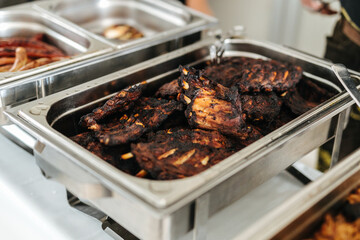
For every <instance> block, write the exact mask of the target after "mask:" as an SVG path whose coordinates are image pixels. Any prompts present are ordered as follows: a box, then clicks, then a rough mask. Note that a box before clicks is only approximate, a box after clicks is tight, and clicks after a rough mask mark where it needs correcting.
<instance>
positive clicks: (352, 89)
mask: <svg viewBox="0 0 360 240" xmlns="http://www.w3.org/2000/svg"><path fill="white" fill-rule="evenodd" d="M331 68H332V70H333V71H334V73H335V75H336V77H337V78H338V79H339V81H340V82H341V84H342V85H343V86H344V88H345V89H346V91H348V93H349V94H350V96H351V97H352V98H353V99H354V101H355V102H356V104H357V105H358V106H359V107H360V92H359V90H358V89H357V87H356V86H357V84H356V82H355V80H354V79H352V78H351V76H350V74H349V72H348V70H347V69H346V67H345V66H344V65H343V64H334V65H332V66H331Z"/></svg>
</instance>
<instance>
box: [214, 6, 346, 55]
mask: <svg viewBox="0 0 360 240" xmlns="http://www.w3.org/2000/svg"><path fill="white" fill-rule="evenodd" d="M209 3H210V5H211V8H212V9H213V11H214V14H215V17H217V18H218V19H219V20H220V27H221V28H222V29H223V30H227V29H230V28H231V27H232V26H233V25H243V26H245V28H246V36H247V37H248V38H253V39H259V40H266V41H271V42H275V43H279V44H284V45H288V46H291V47H294V48H296V49H299V50H302V51H305V52H308V53H311V54H313V55H316V56H320V57H321V56H323V53H324V49H325V43H326V42H325V40H326V36H327V35H330V34H331V32H332V30H333V27H334V24H335V22H336V20H337V19H338V16H337V15H336V16H331V17H329V16H324V15H320V14H318V13H312V12H309V11H308V10H306V9H304V8H303V6H302V5H301V4H300V0H251V1H250V0H209ZM333 7H335V8H338V7H339V6H337V5H336V4H335V6H333Z"/></svg>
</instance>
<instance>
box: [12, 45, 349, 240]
mask: <svg viewBox="0 0 360 240" xmlns="http://www.w3.org/2000/svg"><path fill="white" fill-rule="evenodd" d="M212 43H213V41H208V42H206V41H205V42H204V41H203V42H200V43H197V44H194V45H191V46H189V47H185V48H183V49H180V50H178V51H174V52H172V53H169V54H166V55H163V56H160V57H158V58H155V59H152V60H149V61H146V62H143V63H140V64H138V65H136V66H133V67H130V68H128V69H126V70H124V71H119V72H116V73H113V74H110V75H107V76H104V77H102V78H99V79H96V80H93V81H90V82H88V83H86V84H83V85H79V86H78V87H75V88H71V89H68V90H65V91H62V92H60V93H56V94H53V95H51V96H48V97H45V98H43V99H40V100H36V101H34V102H31V103H27V104H24V105H20V106H18V107H15V108H13V109H10V110H8V111H6V115H7V116H8V117H9V118H10V120H11V121H13V122H14V123H15V124H17V125H19V126H20V127H21V128H23V129H24V130H25V131H27V132H29V133H30V134H31V135H32V136H34V137H35V138H36V139H37V143H36V145H35V148H34V155H35V157H36V160H37V163H38V165H39V166H40V167H41V169H42V170H43V171H44V172H45V174H46V175H47V176H49V177H51V178H54V179H56V180H57V181H59V182H61V183H63V184H64V185H65V186H66V187H67V188H68V189H69V191H71V192H72V193H74V194H75V195H77V196H78V197H80V198H81V199H82V200H83V201H86V202H87V203H89V204H91V205H93V206H94V207H96V208H98V209H100V210H101V211H103V212H105V213H106V214H108V215H109V216H111V217H112V218H113V219H114V220H115V221H117V222H118V223H119V224H121V225H123V226H124V227H125V228H126V229H128V230H129V231H131V232H132V233H133V234H135V235H136V236H138V237H139V238H141V239H174V238H178V237H180V236H183V235H184V234H186V233H187V232H189V231H191V230H192V229H194V236H196V237H197V238H200V239H201V238H202V237H203V236H204V235H206V230H205V229H204V228H205V222H206V221H207V218H208V216H211V215H212V214H214V213H215V212H217V211H218V210H219V209H221V208H223V207H225V206H228V205H229V204H230V203H232V202H233V201H234V200H236V199H238V198H239V197H241V196H243V195H244V194H246V193H247V192H248V191H250V190H251V189H253V188H255V187H256V186H258V185H260V184H261V183H263V182H265V181H266V180H267V179H269V178H271V177H273V176H275V175H276V174H278V173H279V172H280V171H282V170H283V169H285V168H287V167H288V166H289V165H291V164H292V163H294V162H295V161H296V160H298V159H300V158H301V157H302V156H304V155H305V154H307V153H308V152H310V151H311V150H313V149H315V148H317V147H318V146H320V145H322V144H323V143H324V142H326V141H327V140H328V139H330V138H332V137H333V136H334V134H335V133H334V129H333V128H331V125H332V123H333V124H334V123H336V122H337V119H338V118H339V117H341V116H344V114H345V112H346V111H347V110H348V109H349V108H350V106H351V105H352V104H353V102H352V100H351V98H350V97H349V95H348V94H347V93H344V92H342V93H341V94H338V95H337V96H336V97H333V98H332V99H330V100H328V101H327V102H325V103H323V104H321V105H319V106H317V107H316V108H314V109H312V110H310V111H308V112H307V113H305V114H303V115H302V116H300V117H298V118H296V119H294V120H293V121H291V122H289V123H287V124H286V125H284V126H283V127H281V128H279V129H277V130H275V131H273V132H272V133H270V134H268V135H266V136H264V137H263V138H261V139H260V140H258V141H256V142H255V143H253V144H251V145H249V146H248V147H246V148H244V149H242V150H241V151H239V152H237V153H235V154H233V155H232V156H230V157H228V158H227V159H225V160H223V161H222V162H220V163H219V164H217V165H215V166H213V167H211V168H210V169H208V170H206V171H204V172H202V173H200V174H198V175H195V176H192V177H189V178H185V179H180V180H171V181H155V180H147V179H141V178H137V177H134V176H130V175H128V174H126V173H124V172H122V171H120V170H118V169H116V168H114V167H113V166H111V165H109V164H108V163H106V162H105V161H103V160H101V159H100V158H98V157H96V156H95V155H93V154H92V153H90V152H88V151H87V150H85V149H84V148H82V147H80V146H79V145H78V144H76V143H75V142H72V141H71V140H70V139H69V138H68V137H67V136H66V134H70V133H69V132H67V131H66V129H71V126H72V127H74V126H76V125H77V121H78V117H79V116H80V115H81V114H83V113H85V112H89V111H90V109H92V108H93V107H94V106H96V105H97V104H99V103H101V102H103V101H105V100H106V99H108V98H109V97H110V96H111V94H110V95H109V93H114V92H116V91H119V90H120V89H122V88H124V87H125V86H127V85H130V84H135V83H137V82H140V81H144V80H146V81H148V83H149V85H150V86H152V87H151V89H153V88H154V89H155V88H156V87H159V86H160V85H161V84H162V83H164V82H168V81H171V80H173V79H175V78H176V77H177V76H178V75H179V73H178V70H177V69H178V66H179V64H182V65H186V64H199V63H201V62H204V61H205V60H207V59H209V46H210V45H211V44H212ZM224 44H225V56H248V57H263V58H271V59H275V60H279V61H285V62H291V63H294V64H297V65H300V66H301V67H302V68H303V69H304V71H305V73H304V74H305V75H306V76H307V77H309V78H311V79H313V80H314V81H316V82H318V83H320V84H322V85H323V86H327V87H329V88H331V89H338V88H337V87H336V85H335V84H334V83H332V82H331V81H334V82H337V80H336V77H335V75H334V73H333V72H332V70H331V68H330V64H329V62H326V61H322V60H319V59H316V58H313V57H310V56H308V55H306V54H302V53H299V52H297V51H295V50H291V49H288V48H286V47H282V46H278V45H274V44H270V43H263V42H258V41H253V40H226V41H225V43H224ZM325 79H328V80H331V81H328V80H325ZM340 123H341V124H342V122H340ZM55 125H56V128H57V129H59V126H60V128H63V129H62V133H61V132H59V131H57V130H55V129H54V128H53V127H52V126H55ZM341 129H342V128H341ZM338 131H339V130H338ZM68 136H69V135H68Z"/></svg>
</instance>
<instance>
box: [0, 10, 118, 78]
mask: <svg viewBox="0 0 360 240" xmlns="http://www.w3.org/2000/svg"><path fill="white" fill-rule="evenodd" d="M26 6H27V5H25V6H22V5H19V6H15V7H12V8H9V9H7V10H2V11H0V19H1V26H2V27H1V29H0V38H9V37H33V36H34V35H36V34H38V33H42V34H44V35H45V38H46V40H47V41H48V42H49V43H50V44H52V45H54V46H56V47H58V48H59V49H61V50H62V51H63V52H64V53H65V54H66V55H69V56H72V57H71V58H69V59H64V60H62V61H58V62H54V63H51V64H48V65H46V66H42V67H38V68H36V69H31V70H26V71H23V72H18V73H10V72H7V73H1V74H0V83H1V84H4V83H7V82H11V81H14V80H17V79H20V78H24V77H27V76H29V75H34V74H37V73H40V72H44V71H48V70H51V69H54V68H58V67H61V66H64V65H68V64H70V63H74V62H77V61H81V60H84V59H88V58H91V57H94V56H96V55H100V54H103V53H105V52H108V51H110V50H111V47H110V46H109V45H107V44H104V43H102V42H100V41H98V40H96V39H94V38H92V37H90V36H87V35H85V34H84V33H82V32H79V31H77V30H76V29H74V28H72V27H71V26H68V25H67V24H64V23H63V22H61V21H59V20H58V19H57V18H54V17H51V16H49V15H47V14H45V13H42V12H40V11H37V10H35V9H32V8H31V7H30V5H29V6H28V7H26Z"/></svg>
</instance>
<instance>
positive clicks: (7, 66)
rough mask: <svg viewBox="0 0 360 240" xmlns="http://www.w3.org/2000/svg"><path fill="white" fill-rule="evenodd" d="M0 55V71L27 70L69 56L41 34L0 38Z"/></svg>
mask: <svg viewBox="0 0 360 240" xmlns="http://www.w3.org/2000/svg"><path fill="white" fill-rule="evenodd" d="M0 56H1V57H0V72H17V71H24V70H29V69H32V68H37V67H40V66H43V65H46V64H49V63H52V62H56V61H60V60H63V59H66V58H68V57H69V56H66V55H65V53H63V51H61V50H60V49H59V48H57V47H55V46H52V45H50V44H48V43H46V42H45V40H44V35H43V34H37V35H35V36H33V37H31V38H27V37H13V38H2V39H0Z"/></svg>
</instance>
